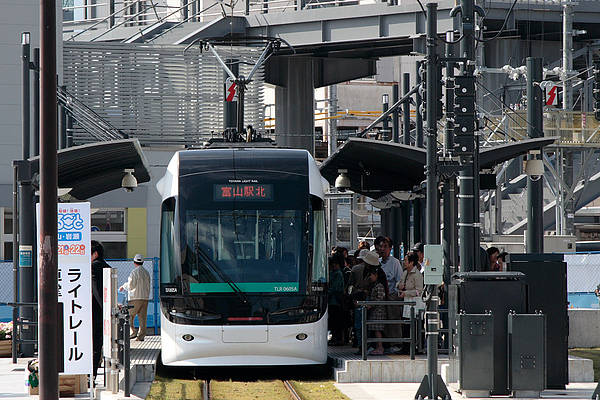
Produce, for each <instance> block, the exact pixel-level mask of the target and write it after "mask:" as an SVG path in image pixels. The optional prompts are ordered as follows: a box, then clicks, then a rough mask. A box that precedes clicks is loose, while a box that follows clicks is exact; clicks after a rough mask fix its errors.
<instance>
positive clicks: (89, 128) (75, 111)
mask: <svg viewBox="0 0 600 400" xmlns="http://www.w3.org/2000/svg"><path fill="white" fill-rule="evenodd" d="M56 95H57V99H58V102H59V104H60V105H61V106H63V107H64V108H65V109H66V110H67V111H68V112H69V114H71V116H72V117H73V118H74V119H75V120H76V121H77V123H78V124H79V125H80V126H81V127H82V128H83V129H84V130H85V131H86V132H87V133H89V134H90V136H92V137H93V138H94V139H95V140H96V141H110V140H119V139H127V137H128V135H127V134H125V133H123V132H121V131H120V130H119V129H117V128H115V127H114V126H112V125H111V124H110V123H109V122H108V121H106V120H105V119H104V118H102V117H101V116H100V115H98V114H97V113H96V112H95V111H94V110H92V109H91V108H90V107H88V106H87V105H85V104H84V103H83V102H82V101H80V100H78V99H77V98H76V97H75V96H73V95H72V94H70V93H69V92H68V91H67V89H65V88H64V87H61V86H58V87H57V88H56Z"/></svg>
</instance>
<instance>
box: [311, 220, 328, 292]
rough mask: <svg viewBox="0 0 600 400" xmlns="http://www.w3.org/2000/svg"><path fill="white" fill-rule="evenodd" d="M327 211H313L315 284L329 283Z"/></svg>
mask: <svg viewBox="0 0 600 400" xmlns="http://www.w3.org/2000/svg"><path fill="white" fill-rule="evenodd" d="M325 234H326V232H325V211H324V210H315V211H313V262H312V277H313V282H321V283H324V282H327V245H326V243H325Z"/></svg>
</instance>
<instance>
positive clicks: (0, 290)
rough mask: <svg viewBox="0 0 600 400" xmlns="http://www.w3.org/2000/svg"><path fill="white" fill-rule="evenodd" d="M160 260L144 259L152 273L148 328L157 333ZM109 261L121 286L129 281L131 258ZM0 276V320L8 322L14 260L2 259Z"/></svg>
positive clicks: (121, 296)
mask: <svg viewBox="0 0 600 400" xmlns="http://www.w3.org/2000/svg"><path fill="white" fill-rule="evenodd" d="M158 261H159V259H158V258H146V259H144V268H146V270H147V271H148V273H150V287H151V290H150V301H149V302H148V321H147V326H148V328H154V332H155V333H158V328H159V327H160V314H159V296H158V290H159V281H158ZM107 263H108V264H109V265H110V266H111V267H113V268H116V269H117V276H118V278H117V281H118V285H119V286H121V285H122V284H124V283H125V282H127V278H128V277H129V274H130V273H131V271H133V269H134V268H135V266H134V265H133V260H131V259H120V260H107ZM0 276H3V277H4V279H1V280H0V321H2V322H6V321H10V320H11V319H12V308H11V307H10V306H7V305H6V303H11V302H13V300H14V299H13V293H14V292H13V263H12V261H0ZM118 299H119V303H121V304H122V303H124V302H125V300H126V299H127V292H118ZM136 325H137V324H136Z"/></svg>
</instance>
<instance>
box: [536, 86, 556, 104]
mask: <svg viewBox="0 0 600 400" xmlns="http://www.w3.org/2000/svg"><path fill="white" fill-rule="evenodd" d="M540 87H541V88H542V90H543V91H544V103H545V105H547V106H556V105H558V86H557V85H556V82H552V81H543V82H542V83H540Z"/></svg>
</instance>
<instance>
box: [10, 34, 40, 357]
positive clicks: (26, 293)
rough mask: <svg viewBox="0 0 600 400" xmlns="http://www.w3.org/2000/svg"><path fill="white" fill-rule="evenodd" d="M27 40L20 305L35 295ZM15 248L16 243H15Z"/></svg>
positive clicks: (26, 333) (29, 347)
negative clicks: (29, 160) (29, 161)
mask: <svg viewBox="0 0 600 400" xmlns="http://www.w3.org/2000/svg"><path fill="white" fill-rule="evenodd" d="M30 37H31V35H30V34H29V32H24V33H23V34H22V35H21V39H22V40H21V47H22V61H23V65H22V67H23V73H22V76H23V82H22V84H23V87H22V90H23V92H22V102H23V104H22V114H21V115H22V120H23V124H22V135H21V142H22V152H21V159H22V160H23V162H22V163H20V165H19V174H18V175H19V192H20V193H19V210H18V212H17V210H14V215H13V218H16V215H17V214H18V217H19V245H18V246H19V247H18V249H19V301H20V302H21V303H32V302H33V301H34V300H35V296H34V274H33V236H34V235H33V227H34V225H33V213H34V210H33V187H32V186H31V173H30V172H29V163H28V161H27V160H28V159H29V157H30V156H31V146H30V141H31V139H30V135H31V120H30V117H31V114H30V107H31V95H30V94H31V84H30V82H31V80H30V75H29V74H30V70H31V60H30V54H31V52H30ZM15 246H16V244H15ZM20 315H21V320H22V321H23V322H25V323H30V322H33V319H34V318H33V315H34V313H33V309H32V308H31V307H23V308H21V309H20ZM33 333H34V329H33V326H32V325H24V326H23V330H22V338H23V339H25V340H32V339H33V338H34V336H33ZM21 352H22V353H23V355H25V356H27V357H31V356H33V352H34V348H33V344H32V343H26V344H23V345H22V346H21Z"/></svg>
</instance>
